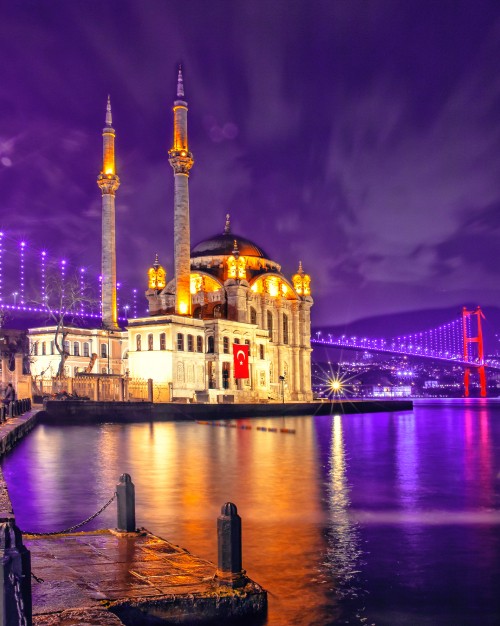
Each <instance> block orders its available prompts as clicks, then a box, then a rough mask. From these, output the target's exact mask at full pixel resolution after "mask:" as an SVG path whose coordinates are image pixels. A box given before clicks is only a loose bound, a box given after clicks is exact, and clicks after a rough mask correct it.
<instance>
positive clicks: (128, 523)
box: [116, 474, 136, 533]
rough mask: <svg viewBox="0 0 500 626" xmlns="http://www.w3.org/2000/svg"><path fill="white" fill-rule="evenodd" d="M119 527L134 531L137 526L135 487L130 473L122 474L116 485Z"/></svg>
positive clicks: (122, 529) (124, 530) (123, 530)
mask: <svg viewBox="0 0 500 626" xmlns="http://www.w3.org/2000/svg"><path fill="white" fill-rule="evenodd" d="M116 508H117V513H118V521H117V529H118V530H121V531H122V532H126V533H134V532H135V531H136V527H135V487H134V483H133V482H132V479H131V478H130V474H122V475H121V476H120V482H119V483H118V484H117V485H116Z"/></svg>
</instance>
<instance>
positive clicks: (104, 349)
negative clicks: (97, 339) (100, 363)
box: [101, 343, 108, 359]
mask: <svg viewBox="0 0 500 626" xmlns="http://www.w3.org/2000/svg"><path fill="white" fill-rule="evenodd" d="M107 356H108V346H107V345H106V344H105V343H101V359H106V358H107Z"/></svg>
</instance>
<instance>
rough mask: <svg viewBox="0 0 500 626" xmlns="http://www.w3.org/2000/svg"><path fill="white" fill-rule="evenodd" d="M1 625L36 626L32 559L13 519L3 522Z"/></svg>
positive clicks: (0, 528)
mask: <svg viewBox="0 0 500 626" xmlns="http://www.w3.org/2000/svg"><path fill="white" fill-rule="evenodd" d="M0 563H1V564H0V624H2V625H3V624H5V625H6V626H9V625H10V624H23V625H25V626H32V623H33V622H32V604H31V556H30V553H29V550H28V549H27V548H26V547H25V546H24V545H23V536H22V534H21V531H20V530H19V528H18V527H17V526H16V524H15V521H14V519H13V518H8V519H7V518H2V519H1V520H0Z"/></svg>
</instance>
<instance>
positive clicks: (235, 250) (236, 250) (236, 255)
mask: <svg viewBox="0 0 500 626" xmlns="http://www.w3.org/2000/svg"><path fill="white" fill-rule="evenodd" d="M233 256H234V257H235V258H236V259H237V258H239V256H240V251H239V250H238V241H237V240H236V239H234V240H233Z"/></svg>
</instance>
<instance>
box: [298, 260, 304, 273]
mask: <svg viewBox="0 0 500 626" xmlns="http://www.w3.org/2000/svg"><path fill="white" fill-rule="evenodd" d="M303 273H304V270H303V269H302V261H299V271H298V272H297V274H303Z"/></svg>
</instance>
